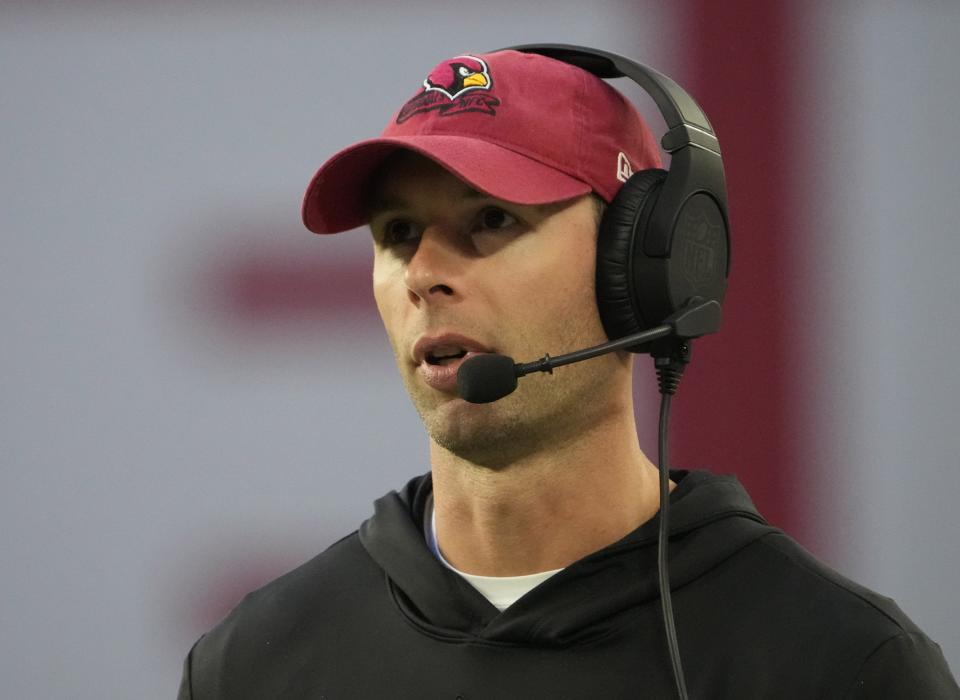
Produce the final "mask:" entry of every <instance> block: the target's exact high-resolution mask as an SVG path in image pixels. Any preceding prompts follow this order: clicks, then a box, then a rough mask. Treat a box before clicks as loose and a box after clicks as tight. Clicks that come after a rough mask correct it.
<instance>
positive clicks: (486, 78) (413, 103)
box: [397, 56, 500, 124]
mask: <svg viewBox="0 0 960 700" xmlns="http://www.w3.org/2000/svg"><path fill="white" fill-rule="evenodd" d="M492 87H493V78H492V77H491V76H490V69H489V68H488V67H487V64H486V63H484V61H483V59H481V58H477V57H476V56H456V57H455V58H451V59H450V60H448V61H444V62H443V63H441V64H440V65H438V66H437V67H436V68H434V69H433V70H432V71H430V74H429V75H428V76H427V77H426V79H424V81H423V91H422V92H419V93H417V95H415V96H414V97H413V98H412V99H411V100H410V101H408V102H407V103H406V104H405V105H404V106H403V107H402V108H401V109H400V112H399V113H398V114H397V124H402V123H403V122H405V121H407V120H408V119H409V118H410V117H412V116H413V115H414V114H419V113H421V112H429V111H432V110H438V112H439V114H440V116H442V117H446V116H450V115H453V114H463V113H464V112H481V113H483V114H489V115H494V114H496V110H495V109H494V107H496V106H497V105H499V104H500V100H498V99H497V98H496V97H494V96H493V95H491V94H490V89H491V88H492Z"/></svg>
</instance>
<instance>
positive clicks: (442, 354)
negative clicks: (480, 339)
mask: <svg viewBox="0 0 960 700" xmlns="http://www.w3.org/2000/svg"><path fill="white" fill-rule="evenodd" d="M466 354H467V351H466V350H465V349H464V348H461V347H457V346H449V347H440V348H434V349H433V350H431V351H429V352H428V353H427V354H426V355H425V356H424V358H423V359H424V360H426V362H427V364H430V365H441V366H442V365H449V364H452V363H453V362H454V361H456V360H459V359H460V358H462V357H464V356H465V355H466Z"/></svg>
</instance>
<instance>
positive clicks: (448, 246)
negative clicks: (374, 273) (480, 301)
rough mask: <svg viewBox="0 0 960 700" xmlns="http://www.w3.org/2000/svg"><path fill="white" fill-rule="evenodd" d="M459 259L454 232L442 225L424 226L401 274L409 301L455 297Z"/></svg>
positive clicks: (460, 264)
mask: <svg viewBox="0 0 960 700" xmlns="http://www.w3.org/2000/svg"><path fill="white" fill-rule="evenodd" d="M463 262H464V260H463V256H462V255H461V252H460V251H459V250H458V248H457V233H456V232H455V231H452V230H450V229H449V228H448V227H445V226H442V225H432V226H428V227H427V228H425V229H424V231H423V234H422V235H421V237H420V241H419V243H418V244H417V250H416V251H415V252H414V254H413V257H411V258H410V260H409V262H408V263H407V269H406V271H405V273H404V281H405V283H406V285H407V291H408V293H409V295H410V300H411V301H412V302H414V303H419V302H420V301H425V302H428V303H429V302H433V301H439V300H441V299H448V298H452V297H456V296H457V294H458V293H459V287H460V283H459V281H460V275H461V274H462V272H463Z"/></svg>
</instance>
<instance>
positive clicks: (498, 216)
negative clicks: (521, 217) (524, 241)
mask: <svg viewBox="0 0 960 700" xmlns="http://www.w3.org/2000/svg"><path fill="white" fill-rule="evenodd" d="M515 223H517V219H516V217H514V216H513V215H512V214H508V213H507V212H505V211H504V210H503V209H501V208H499V207H487V208H486V209H484V210H483V211H482V212H480V220H479V224H480V227H481V228H486V229H493V230H498V229H501V228H506V227H507V226H512V225H513V224H515Z"/></svg>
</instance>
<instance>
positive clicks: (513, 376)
mask: <svg viewBox="0 0 960 700" xmlns="http://www.w3.org/2000/svg"><path fill="white" fill-rule="evenodd" d="M720 318H721V310H720V304H719V303H717V302H716V301H715V300H713V299H711V300H709V301H703V300H702V299H700V298H694V299H691V300H690V302H689V303H688V304H687V305H686V306H685V307H684V308H682V309H681V310H680V311H678V312H677V313H675V314H673V315H672V316H670V317H669V318H667V319H666V320H665V321H664V322H663V324H662V325H659V326H656V327H655V328H650V329H648V330H645V331H641V332H640V333H634V334H632V335H628V336H626V337H624V338H618V339H617V340H612V341H610V342H607V343H603V344H601V345H595V346H593V347H590V348H586V349H584V350H577V351H575V352H570V353H567V354H565V355H558V356H557V357H550V355H544V356H543V357H541V358H540V359H539V360H534V361H533V362H524V363H515V362H514V361H513V358H512V357H507V356H506V355H497V354H495V353H487V354H483V355H477V356H476V357H473V358H471V359H469V360H467V361H466V362H464V363H463V365H462V366H461V367H460V369H459V371H457V394H458V395H459V396H460V398H462V399H464V400H465V401H469V402H470V403H491V402H493V401H498V400H499V399H502V398H503V397H505V396H508V395H510V394H512V393H513V391H514V390H515V389H516V388H517V380H518V379H519V378H520V377H524V376H526V375H528V374H531V373H533V372H548V373H550V374H552V373H553V368H554V367H561V366H563V365H569V364H571V363H574V362H581V361H582V360H589V359H591V358H594V357H599V356H600V355H605V354H607V353H609V352H613V351H615V350H623V349H627V348H636V347H638V346H643V345H646V344H647V343H650V342H652V341H654V340H658V339H660V338H664V337H667V336H672V337H674V338H678V339H681V340H689V339H691V338H699V337H700V336H701V335H706V334H707V333H714V332H716V331H717V330H718V329H719V328H720Z"/></svg>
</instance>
